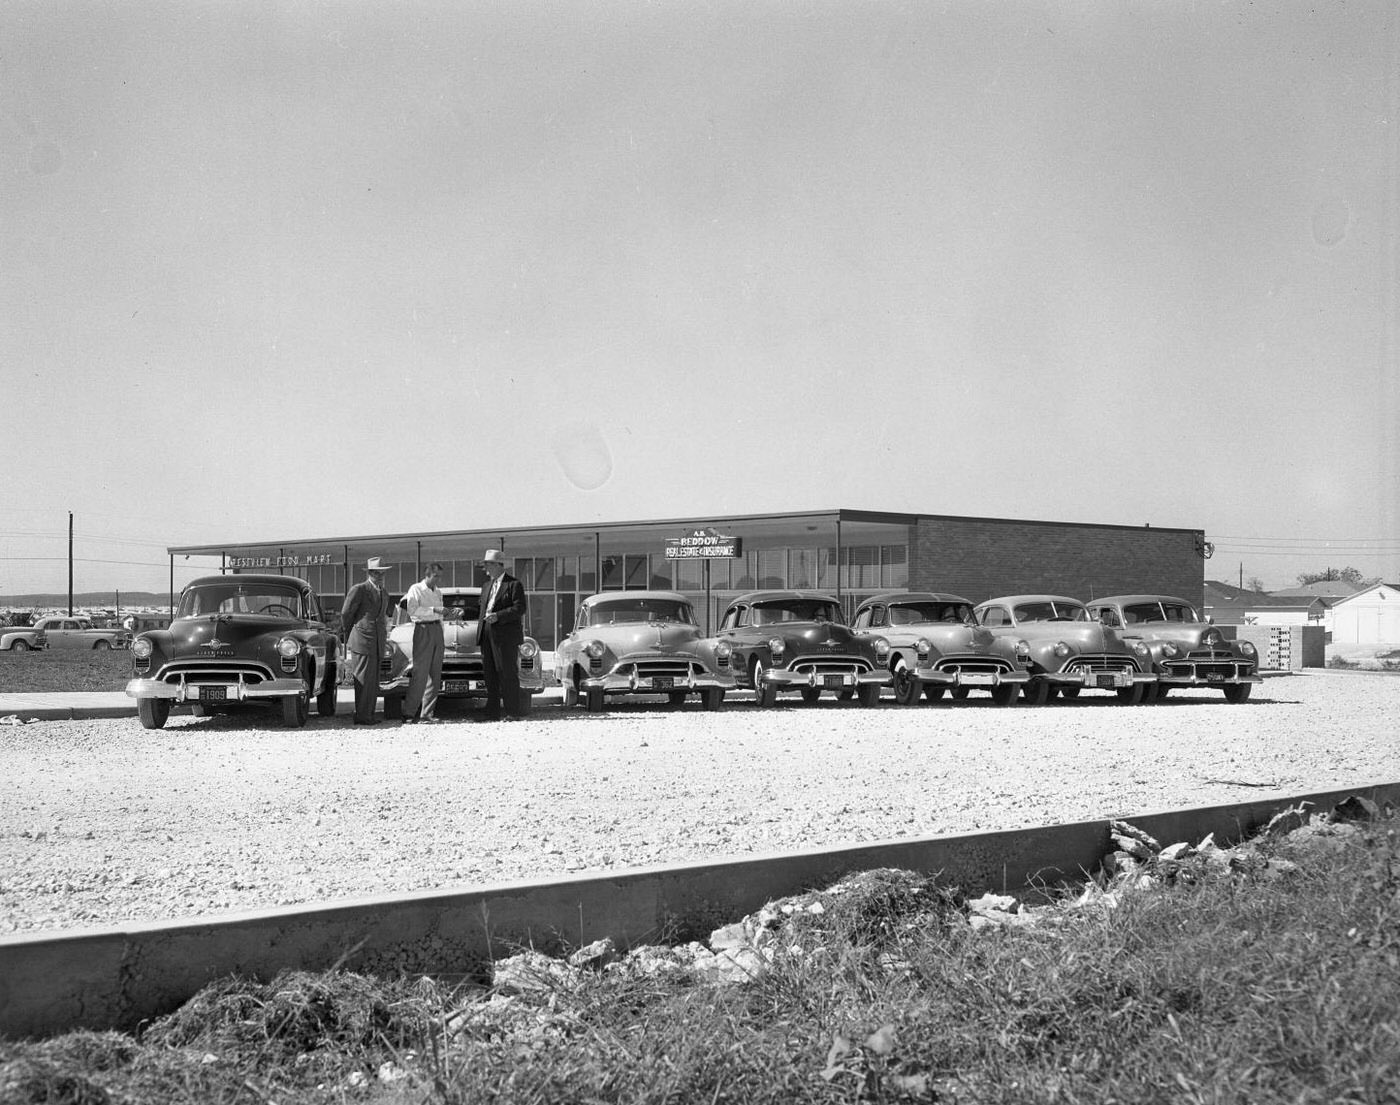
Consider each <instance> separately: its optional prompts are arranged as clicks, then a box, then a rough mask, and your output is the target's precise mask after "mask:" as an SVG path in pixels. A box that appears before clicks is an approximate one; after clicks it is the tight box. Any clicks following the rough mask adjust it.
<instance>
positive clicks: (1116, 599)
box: [1086, 595, 1196, 609]
mask: <svg viewBox="0 0 1400 1105" xmlns="http://www.w3.org/2000/svg"><path fill="white" fill-rule="evenodd" d="M1135 602H1179V603H1181V604H1182V605H1183V606H1190V607H1192V608H1193V609H1194V608H1195V606H1196V604H1195V603H1194V602H1192V601H1191V600H1190V599H1184V598H1181V597H1180V596H1179V595H1105V596H1104V597H1103V598H1101V599H1090V600H1089V601H1088V603H1086V605H1088V606H1103V605H1105V604H1106V603H1114V604H1116V605H1119V606H1128V605H1131V604H1132V603H1135Z"/></svg>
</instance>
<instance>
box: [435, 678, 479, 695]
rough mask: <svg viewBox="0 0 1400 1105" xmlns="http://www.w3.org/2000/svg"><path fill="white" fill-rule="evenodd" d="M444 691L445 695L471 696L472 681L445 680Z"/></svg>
mask: <svg viewBox="0 0 1400 1105" xmlns="http://www.w3.org/2000/svg"><path fill="white" fill-rule="evenodd" d="M442 689H443V693H445V694H470V693H471V689H472V681H471V680H470V679H444V680H443V681H442Z"/></svg>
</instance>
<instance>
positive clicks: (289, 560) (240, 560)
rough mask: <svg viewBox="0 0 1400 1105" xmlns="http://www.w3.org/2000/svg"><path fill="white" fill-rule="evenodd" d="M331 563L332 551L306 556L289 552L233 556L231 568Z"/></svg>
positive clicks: (301, 566)
mask: <svg viewBox="0 0 1400 1105" xmlns="http://www.w3.org/2000/svg"><path fill="white" fill-rule="evenodd" d="M329 563H331V554H330V553H308V554H306V555H305V556H299V555H296V554H291V553H289V554H287V555H285V556H231V557H229V560H228V566H229V567H230V568H310V567H312V566H313V565H316V564H329Z"/></svg>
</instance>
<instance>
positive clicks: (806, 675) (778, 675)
mask: <svg viewBox="0 0 1400 1105" xmlns="http://www.w3.org/2000/svg"><path fill="white" fill-rule="evenodd" d="M837 680H840V685H841V686H842V687H843V688H844V687H868V686H871V685H872V684H873V685H875V686H877V687H888V686H889V685H890V684H891V683H893V682H894V676H893V675H891V674H890V673H889V672H888V671H884V670H883V669H880V670H876V671H855V670H852V671H844V672H834V671H792V670H790V669H788V668H768V669H765V670H764V672H763V681H764V682H765V683H770V684H772V685H773V686H775V687H820V688H823V689H834V688H835V687H836V681H837Z"/></svg>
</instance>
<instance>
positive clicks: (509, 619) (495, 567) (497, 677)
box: [476, 549, 526, 721]
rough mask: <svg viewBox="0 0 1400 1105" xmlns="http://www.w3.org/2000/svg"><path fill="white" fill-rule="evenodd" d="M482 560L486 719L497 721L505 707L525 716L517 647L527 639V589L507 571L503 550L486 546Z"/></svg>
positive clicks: (479, 632) (479, 635)
mask: <svg viewBox="0 0 1400 1105" xmlns="http://www.w3.org/2000/svg"><path fill="white" fill-rule="evenodd" d="M482 560H483V562H484V565H485V568H486V577H487V581H488V582H487V584H486V586H485V587H484V588H482V591H481V617H480V620H479V621H478V622H477V623H476V639H477V642H478V643H479V644H480V645H481V662H482V667H483V668H484V669H485V672H484V674H485V676H486V720H487V721H495V720H497V719H498V718H500V716H501V713H502V711H503V710H504V712H505V714H506V715H507V716H509V717H523V716H524V714H525V711H524V709H523V708H522V706H521V703H520V669H519V667H518V666H517V665H518V664H519V655H520V654H519V652H518V651H517V650H518V649H519V648H520V645H521V644H522V643H523V642H524V640H525V611H526V604H525V588H524V586H523V585H522V584H521V582H520V580H518V579H516V578H515V577H514V576H512V575H507V574H506V558H505V554H504V553H503V552H501V550H500V549H487V550H486V555H485V556H484V557H482Z"/></svg>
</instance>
